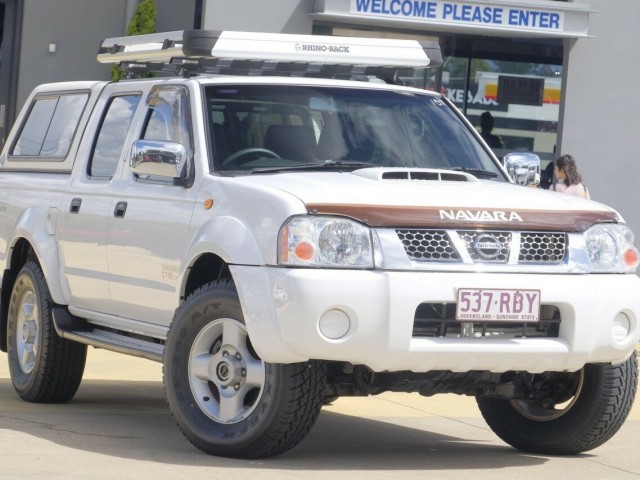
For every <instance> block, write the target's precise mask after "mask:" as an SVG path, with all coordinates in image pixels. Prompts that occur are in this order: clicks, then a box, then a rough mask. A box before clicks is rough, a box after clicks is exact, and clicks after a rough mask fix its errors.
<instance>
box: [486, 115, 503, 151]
mask: <svg viewBox="0 0 640 480" xmlns="http://www.w3.org/2000/svg"><path fill="white" fill-rule="evenodd" d="M492 131H493V115H491V113H490V112H484V113H483V114H482V115H480V135H481V136H482V138H483V139H484V141H485V142H487V145H489V147H491V148H503V146H504V145H503V143H502V139H501V138H500V137H499V136H498V135H496V134H495V133H492Z"/></svg>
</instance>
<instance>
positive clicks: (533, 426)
mask: <svg viewBox="0 0 640 480" xmlns="http://www.w3.org/2000/svg"><path fill="white" fill-rule="evenodd" d="M637 382H638V366H637V360H636V356H635V353H634V355H632V356H631V357H630V358H629V359H628V360H627V361H626V362H624V363H622V364H620V365H615V366H609V365H593V364H589V365H586V366H585V367H584V368H583V369H582V370H580V371H579V372H576V373H574V374H564V373H558V374H551V375H550V377H549V381H548V382H547V384H546V385H543V388H545V389H546V391H547V392H549V396H547V397H546V398H545V399H543V400H535V401H534V400H531V401H529V400H503V399H497V398H485V397H478V398H477V402H478V406H479V407H480V412H481V413H482V416H483V417H484V419H485V420H486V422H487V424H488V425H489V427H490V428H491V429H492V430H493V431H494V432H495V433H496V435H498V436H499V437H500V438H501V439H502V440H504V441H505V442H506V443H508V444H509V445H511V446H513V447H515V448H517V449H519V450H523V451H525V452H530V453H538V454H545V455H575V454H578V453H581V452H584V451H587V450H591V449H594V448H596V447H599V446H600V445H602V444H603V443H605V442H606V441H607V440H609V439H610V438H611V437H613V435H615V433H616V432H617V431H618V430H619V429H620V427H621V426H622V424H623V423H624V421H625V419H626V418H627V415H628V414H629V411H630V410H631V406H632V405H633V400H634V398H635V394H636V389H637Z"/></svg>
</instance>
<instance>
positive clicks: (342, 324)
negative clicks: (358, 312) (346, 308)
mask: <svg viewBox="0 0 640 480" xmlns="http://www.w3.org/2000/svg"><path fill="white" fill-rule="evenodd" d="M318 327H319V328H320V333H322V335H324V336H325V337H327V338H329V339H331V340H338V339H339V338H342V337H344V336H345V335H346V334H347V332H349V328H350V327H351V322H350V321H349V315H347V314H346V313H344V312H343V311H342V310H337V309H333V310H329V311H327V312H325V313H324V314H323V315H322V317H320V321H319V322H318Z"/></svg>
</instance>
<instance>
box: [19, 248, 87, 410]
mask: <svg viewBox="0 0 640 480" xmlns="http://www.w3.org/2000/svg"><path fill="white" fill-rule="evenodd" d="M52 305H53V301H52V300H51V296H50V294H49V289H48V288H47V284H46V281H45V278H44V275H43V273H42V270H41V268H40V266H39V265H38V264H37V263H36V262H35V261H33V260H29V261H27V263H26V264H25V265H24V267H23V268H22V270H21V271H20V273H18V276H17V278H16V281H15V283H14V285H13V290H12V292H11V300H10V302H9V315H8V323H7V333H8V338H7V340H8V341H7V354H8V357H9V371H10V373H11V380H12V382H13V386H14V388H15V390H16V392H17V393H18V395H20V397H21V398H22V399H23V400H26V401H28V402H34V403H62V402H66V401H68V400H71V398H73V396H74V395H75V393H76V391H77V390H78V387H79V386H80V382H81V380H82V374H83V372H84V366H85V360H86V357H87V347H86V345H82V344H79V343H76V342H71V341H69V340H65V339H63V338H61V337H59V336H58V335H57V333H56V331H55V328H54V325H53V317H52V314H51V308H52Z"/></svg>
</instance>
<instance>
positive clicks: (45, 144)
mask: <svg viewBox="0 0 640 480" xmlns="http://www.w3.org/2000/svg"><path fill="white" fill-rule="evenodd" d="M87 98H88V95H87V94H86V93H79V94H69V95H60V96H56V97H47V98H38V99H36V100H35V102H34V103H33V106H32V108H31V111H30V112H29V115H28V117H27V120H26V121H25V123H24V126H23V127H22V130H21V132H20V135H19V137H18V140H17V142H16V144H15V146H14V147H13V151H12V155H17V156H41V157H53V158H62V157H64V156H66V154H67V153H68V152H69V147H70V146H71V141H72V140H73V136H74V134H75V132H76V130H77V127H78V122H79V121H80V117H81V115H82V110H83V109H84V106H85V104H86V102H87Z"/></svg>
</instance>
